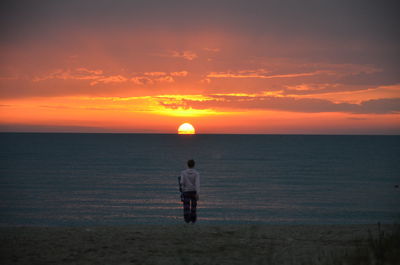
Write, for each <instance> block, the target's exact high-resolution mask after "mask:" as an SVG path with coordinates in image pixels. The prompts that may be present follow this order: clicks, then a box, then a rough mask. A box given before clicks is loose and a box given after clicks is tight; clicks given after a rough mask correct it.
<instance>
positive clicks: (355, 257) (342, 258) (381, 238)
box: [304, 223, 400, 265]
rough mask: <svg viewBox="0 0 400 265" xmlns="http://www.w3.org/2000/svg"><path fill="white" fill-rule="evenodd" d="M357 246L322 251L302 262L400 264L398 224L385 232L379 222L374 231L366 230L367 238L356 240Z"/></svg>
mask: <svg viewBox="0 0 400 265" xmlns="http://www.w3.org/2000/svg"><path fill="white" fill-rule="evenodd" d="M356 241H357V246H356V247H355V248H353V249H350V250H345V251H344V252H336V253H335V252H334V253H324V254H320V255H319V256H318V259H317V261H311V262H310V261H309V262H307V263H304V264H310V265H316V264H324V265H343V264H346V265H360V264H363V265H398V264H400V225H399V224H396V225H395V228H394V230H393V232H392V233H389V234H386V233H385V232H384V231H383V230H382V229H381V225H380V223H378V225H377V229H376V230H375V231H371V230H368V238H367V239H363V240H356Z"/></svg>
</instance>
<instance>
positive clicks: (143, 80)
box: [32, 67, 188, 86]
mask: <svg viewBox="0 0 400 265" xmlns="http://www.w3.org/2000/svg"><path fill="white" fill-rule="evenodd" d="M187 75H188V72H187V71H178V72H171V73H169V74H168V73H167V72H144V73H141V74H140V73H139V74H137V75H136V76H133V77H128V76H124V75H122V74H117V75H107V74H105V73H104V72H103V71H102V70H91V69H87V68H82V67H81V68H76V69H74V70H70V69H67V70H64V69H57V70H55V71H53V72H51V73H49V74H47V75H43V76H39V77H34V78H33V79H32V81H33V82H42V81H46V80H50V79H61V80H89V81H91V82H90V85H91V86H95V85H99V84H112V83H124V82H129V81H130V82H132V83H134V84H136V85H141V86H143V85H153V84H155V83H173V82H175V79H174V78H173V77H185V76H187Z"/></svg>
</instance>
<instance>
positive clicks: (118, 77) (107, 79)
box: [90, 75, 128, 86]
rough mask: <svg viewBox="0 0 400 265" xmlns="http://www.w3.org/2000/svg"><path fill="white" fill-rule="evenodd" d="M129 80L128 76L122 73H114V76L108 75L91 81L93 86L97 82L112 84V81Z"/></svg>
mask: <svg viewBox="0 0 400 265" xmlns="http://www.w3.org/2000/svg"><path fill="white" fill-rule="evenodd" d="M126 81H128V78H126V77H124V76H122V75H113V76H107V77H103V78H98V79H96V80H95V81H93V82H91V83H90V85H91V86H95V85H97V84H100V83H103V84H110V83H123V82H126Z"/></svg>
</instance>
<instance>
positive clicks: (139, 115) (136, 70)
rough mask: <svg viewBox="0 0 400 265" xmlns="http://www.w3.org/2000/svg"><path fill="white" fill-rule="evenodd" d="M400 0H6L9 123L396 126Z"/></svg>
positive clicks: (67, 128) (4, 75)
mask: <svg viewBox="0 0 400 265" xmlns="http://www.w3.org/2000/svg"><path fill="white" fill-rule="evenodd" d="M397 10H398V4H397V1H391V0H387V1H378V0H377V1H356V0H352V1H349V0H347V1H341V0H338V1H330V0H318V1H317V0H305V1H294V0H293V1H287V0H284V1H278V0H275V1H272V0H271V1H256V0H254V1H249V0H248V1H235V0H229V1H217V0H214V1H208V0H203V1H188V0H186V1H176V0H172V1H166V0H154V1H153V0H146V1H139V0H138V1H133V0H131V1H127V0H126V1H121V0H113V1H111V0H109V1H106V0H93V1H88V0H69V1H54V0H47V1H46V0H40V1H20V0H13V1H8V0H2V1H1V2H0V30H1V35H0V131H2V132H7V131H8V132H10V131H12V132H99V133H103V132H122V133H176V132H177V129H178V127H179V125H180V124H182V123H184V122H189V123H191V124H193V126H194V127H195V128H196V132H197V133H233V134H240V133H246V134H399V133H400V60H399V59H400V48H399V47H400V45H399V44H400V43H399V38H400V23H399V22H400V20H399V18H398V16H397Z"/></svg>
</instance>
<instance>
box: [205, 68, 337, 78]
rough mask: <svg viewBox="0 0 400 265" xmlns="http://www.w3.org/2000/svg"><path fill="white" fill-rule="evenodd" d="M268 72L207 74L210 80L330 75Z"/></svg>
mask: <svg viewBox="0 0 400 265" xmlns="http://www.w3.org/2000/svg"><path fill="white" fill-rule="evenodd" d="M267 73H269V72H268V71H266V70H264V69H258V70H242V71H237V72H211V73H209V74H207V77H208V78H260V79H272V78H293V77H304V76H313V75H318V74H330V72H328V71H314V72H308V73H292V74H278V75H268V74H267Z"/></svg>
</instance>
